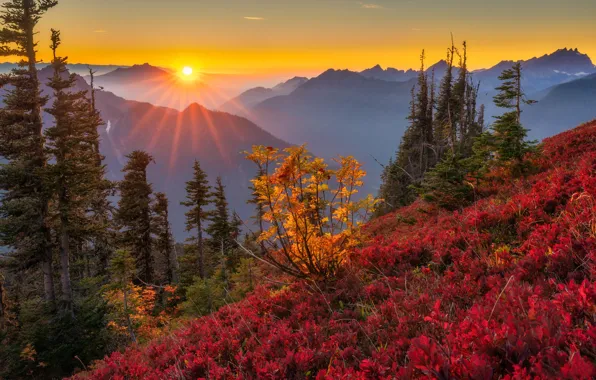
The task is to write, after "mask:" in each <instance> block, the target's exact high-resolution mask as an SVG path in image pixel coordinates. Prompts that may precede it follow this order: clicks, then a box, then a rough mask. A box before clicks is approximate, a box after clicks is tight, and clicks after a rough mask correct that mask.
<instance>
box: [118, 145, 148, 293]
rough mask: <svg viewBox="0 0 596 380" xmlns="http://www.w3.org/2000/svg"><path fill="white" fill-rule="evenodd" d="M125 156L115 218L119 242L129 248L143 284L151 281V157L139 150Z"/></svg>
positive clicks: (123, 246)
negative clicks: (148, 180) (148, 169)
mask: <svg viewBox="0 0 596 380" xmlns="http://www.w3.org/2000/svg"><path fill="white" fill-rule="evenodd" d="M126 157H127V158H128V162H127V164H126V166H125V167H124V169H122V171H123V172H124V173H125V175H124V180H123V181H122V182H120V185H119V186H118V187H119V190H120V201H119V202H118V211H117V214H116V221H117V222H118V225H119V227H120V242H121V245H122V248H124V249H127V250H129V251H130V252H131V254H132V256H133V257H134V258H135V260H136V268H137V271H138V277H139V279H140V280H141V281H143V282H145V283H152V282H153V275H154V267H153V256H152V251H151V248H152V239H151V193H152V186H151V184H150V183H148V182H147V167H148V166H149V164H150V163H151V162H152V161H153V157H151V155H149V154H148V153H146V152H143V151H139V150H136V151H134V152H132V153H131V154H129V155H128V156H126Z"/></svg>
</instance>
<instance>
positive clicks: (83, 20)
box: [38, 0, 596, 73]
mask: <svg viewBox="0 0 596 380" xmlns="http://www.w3.org/2000/svg"><path fill="white" fill-rule="evenodd" d="M595 16H596V1H594V0H566V1H562V0H499V1H496V0H491V1H486V0H459V1H446V0H410V1H408V0H375V1H374V2H372V1H371V2H358V1H349V0H300V1H296V0H292V1H291V0H250V1H247V0H163V1H155V0H60V6H59V7H57V8H55V9H53V10H51V11H50V12H49V13H48V14H47V15H46V16H45V18H44V19H43V20H42V21H41V23H40V25H39V30H40V34H39V36H38V37H39V39H40V43H39V51H40V58H41V59H45V60H48V59H49V51H48V45H49V42H48V35H49V29H50V28H51V27H53V28H56V29H60V30H61V31H62V37H63V54H68V56H69V58H70V61H71V62H84V63H95V64H108V63H111V64H122V65H130V64H134V63H144V62H150V63H151V64H154V65H160V66H168V67H174V68H181V67H183V66H186V65H190V66H193V67H195V68H196V69H198V70H203V71H208V72H234V73H263V72H279V73H282V72H288V73H290V72H293V73H308V72H316V71H321V70H323V69H326V68H329V67H334V68H349V69H363V68H367V67H370V66H372V65H374V64H376V63H379V64H381V65H383V66H392V67H397V68H401V69H404V68H410V67H417V66H418V56H419V54H420V50H421V49H422V48H425V49H426V51H427V57H428V62H429V63H433V62H435V61H437V60H439V59H441V58H443V57H444V54H445V50H446V47H447V45H448V44H449V34H450V32H452V33H453V34H454V36H455V40H456V42H460V41H461V40H464V39H466V40H467V41H468V45H469V55H470V65H471V66H472V67H473V68H481V67H487V66H490V65H493V64H495V63H497V62H498V61H500V60H501V59H504V58H507V59H527V58H531V57H533V56H536V55H542V54H544V53H547V52H552V51H554V50H556V49H557V48H562V47H573V48H575V47H577V48H579V49H580V51H582V52H584V53H587V54H589V55H590V56H591V57H592V58H594V59H596V28H595V27H594V17H595Z"/></svg>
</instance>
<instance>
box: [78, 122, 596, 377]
mask: <svg viewBox="0 0 596 380" xmlns="http://www.w3.org/2000/svg"><path fill="white" fill-rule="evenodd" d="M536 161H537V164H538V165H539V166H540V167H542V168H543V170H542V171H541V172H540V173H538V174H536V175H534V176H533V177H531V178H529V179H526V180H519V181H517V182H515V183H505V181H503V183H504V185H503V186H502V187H500V188H494V189H491V190H490V191H492V192H493V193H494V195H493V196H490V197H489V198H486V199H483V200H481V201H478V202H476V203H475V204H474V205H473V206H471V207H469V208H467V209H465V210H463V212H461V213H459V212H458V213H447V212H445V211H440V210H436V209H434V208H430V207H429V206H427V205H424V204H422V203H420V202H417V203H415V204H413V205H411V206H409V207H406V208H403V209H401V210H399V211H398V212H397V213H394V214H391V215H387V216H385V217H383V218H380V219H377V220H375V221H373V222H371V223H370V224H369V225H368V226H367V227H366V229H367V231H368V233H369V234H370V235H371V242H370V244H369V245H368V246H366V247H364V248H362V249H360V250H358V251H356V252H353V254H352V257H351V259H350V262H349V263H348V264H347V267H346V268H344V273H342V274H341V277H340V278H339V279H338V280H337V282H336V283H335V284H332V285H328V286H327V287H326V288H323V289H321V288H319V286H316V285H314V284H311V283H307V282H299V283H296V284H294V285H292V286H291V287H289V288H286V289H282V290H279V291H273V290H268V289H264V288H261V289H259V290H257V291H256V292H255V293H254V294H253V295H252V296H251V297H249V298H247V299H246V300H244V301H243V302H240V303H238V304H235V305H232V306H230V307H224V308H223V309H221V310H220V311H219V312H217V313H215V314H214V315H212V316H208V317H204V318H201V319H199V320H196V321H193V322H192V323H190V325H189V326H188V327H186V328H184V329H181V330H179V331H178V332H176V333H175V334H173V335H172V336H169V337H166V338H163V339H160V340H157V341H154V342H152V343H150V344H148V345H147V346H145V347H131V348H129V349H128V350H127V351H125V352H123V353H114V354H112V355H111V356H109V357H107V358H106V359H105V360H103V361H101V362H99V363H97V364H96V365H95V366H94V369H93V370H92V371H90V372H87V373H83V374H80V375H79V377H80V378H97V379H125V378H126V379H140V378H147V379H167V378H171V379H178V378H211V379H232V378H248V379H250V378H264V379H281V378H284V379H302V378H317V379H326V378H334V379H335V378H345V379H348V378H349V379H383V378H386V379H392V378H396V377H397V378H439V379H453V378H468V379H490V378H494V379H499V378H500V379H536V378H553V379H554V378H563V379H582V378H591V377H594V376H596V365H595V362H596V348H595V347H596V272H595V265H594V264H595V260H596V205H595V197H596V123H590V124H586V125H583V126H581V127H578V128H576V129H574V130H572V131H568V132H565V133H562V134H560V135H558V136H556V137H553V138H550V139H547V140H546V141H545V143H544V153H543V155H542V157H540V158H538V159H537V160H536Z"/></svg>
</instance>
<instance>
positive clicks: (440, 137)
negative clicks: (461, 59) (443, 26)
mask: <svg viewBox="0 0 596 380" xmlns="http://www.w3.org/2000/svg"><path fill="white" fill-rule="evenodd" d="M454 55H455V46H453V42H452V43H451V48H449V49H448V50H447V69H446V71H445V75H444V76H443V79H442V80H441V84H440V86H439V95H438V99H437V109H436V112H435V119H434V137H435V143H436V145H437V149H438V150H439V152H442V151H443V150H444V149H445V147H446V146H450V147H453V146H454V144H455V128H454V126H453V116H452V112H453V106H452V104H451V102H452V100H453V97H452V90H453V57H454ZM441 155H442V153H441Z"/></svg>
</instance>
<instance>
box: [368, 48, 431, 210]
mask: <svg viewBox="0 0 596 380" xmlns="http://www.w3.org/2000/svg"><path fill="white" fill-rule="evenodd" d="M420 63H421V65H420V71H419V72H418V81H417V84H416V86H415V87H413V88H412V91H411V95H412V100H411V102H410V114H409V116H408V120H409V122H410V124H409V126H408V127H407V128H406V130H405V132H404V135H403V137H402V140H401V143H400V145H399V149H398V151H397V153H396V157H395V159H394V160H392V161H391V162H390V163H389V165H387V166H386V167H385V168H384V170H383V174H382V177H381V178H382V181H383V183H382V185H381V188H380V191H379V198H381V199H383V200H384V203H383V205H382V206H380V208H379V209H377V210H376V214H377V215H378V214H382V213H384V212H387V211H390V210H392V209H395V208H397V207H400V206H404V205H407V204H409V203H411V202H413V201H414V199H415V191H414V190H413V189H412V188H411V186H412V185H418V184H419V183H420V181H421V180H422V178H423V176H424V173H426V171H428V170H429V169H430V168H431V167H432V166H433V165H434V164H435V163H436V161H437V159H438V156H437V153H438V152H437V150H436V149H435V148H434V131H433V120H432V117H433V110H432V109H433V103H434V85H433V84H431V85H430V86H429V83H428V75H427V73H426V72H425V69H424V50H423V51H422V54H421V55H420ZM433 80H434V79H433Z"/></svg>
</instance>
